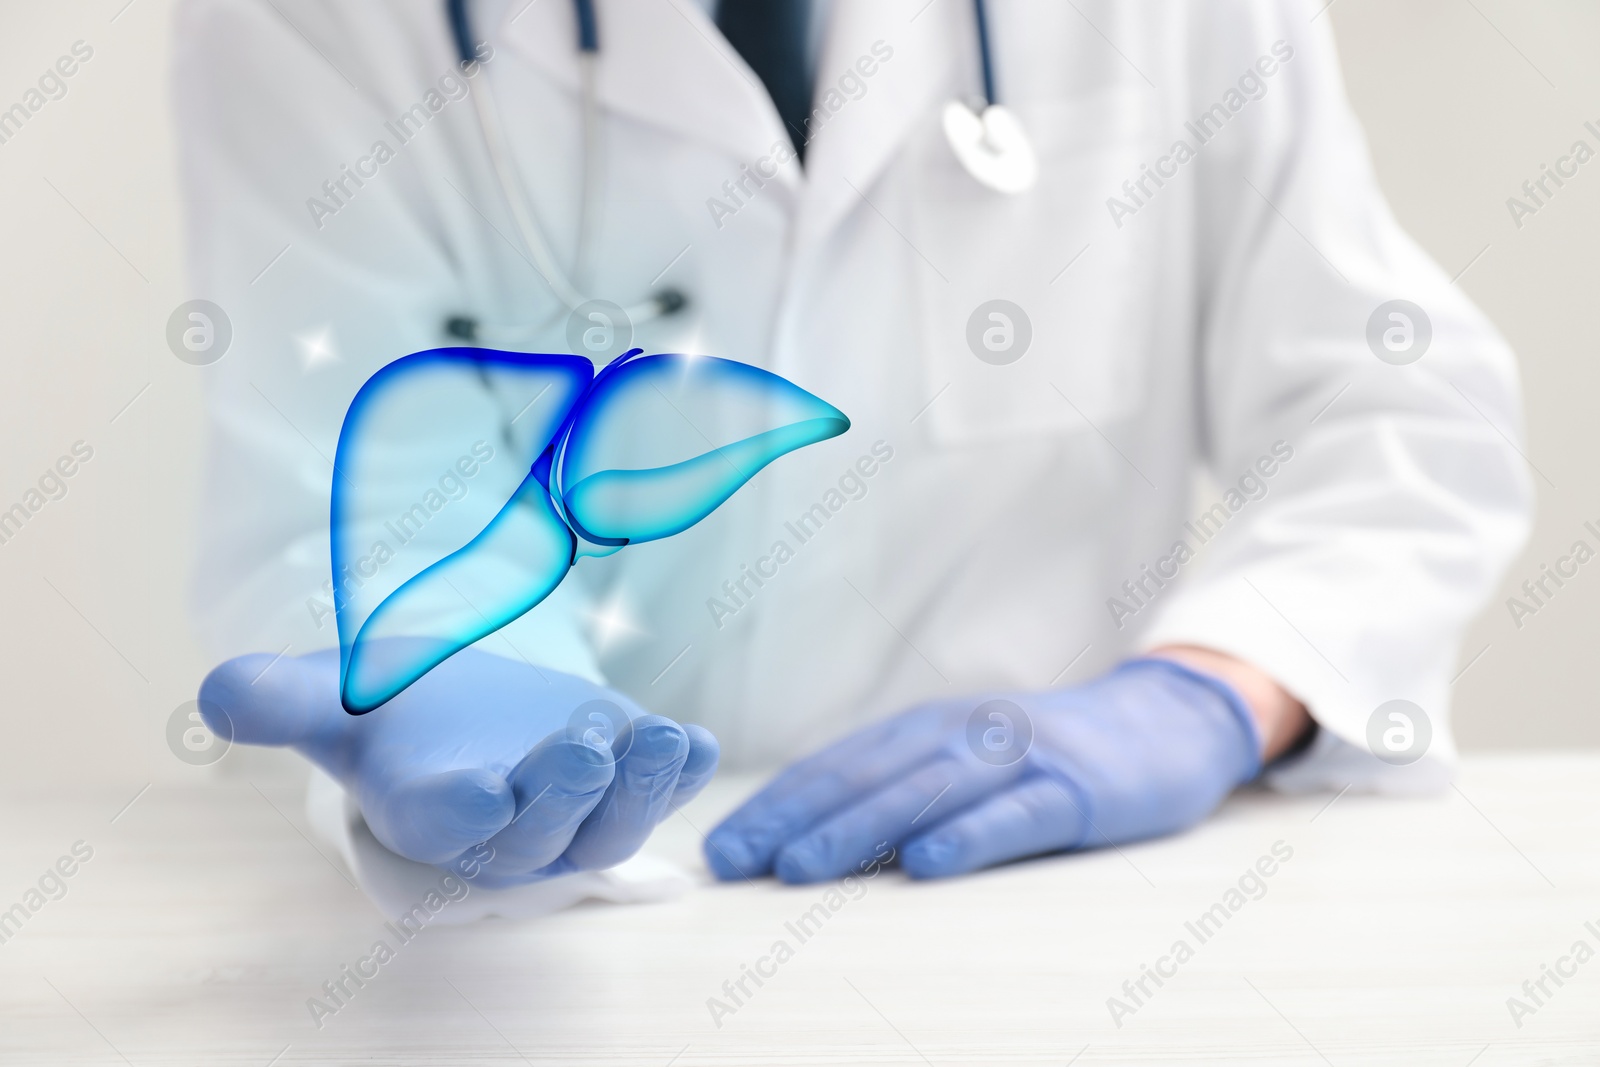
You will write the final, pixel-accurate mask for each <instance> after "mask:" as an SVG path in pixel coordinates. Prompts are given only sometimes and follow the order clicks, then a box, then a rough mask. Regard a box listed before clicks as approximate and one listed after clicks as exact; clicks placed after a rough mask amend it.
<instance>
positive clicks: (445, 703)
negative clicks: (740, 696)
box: [200, 648, 718, 886]
mask: <svg viewBox="0 0 1600 1067" xmlns="http://www.w3.org/2000/svg"><path fill="white" fill-rule="evenodd" d="M269 664H271V665H270V666H269ZM263 672H265V673H263ZM592 702H593V703H592ZM580 709H581V710H580ZM617 709H620V711H621V714H618V710H617ZM200 710H201V715H202V716H203V717H204V718H205V720H206V724H207V725H208V726H209V727H210V728H211V729H212V730H213V731H214V732H217V733H219V734H222V733H224V732H225V731H231V733H232V737H233V740H235V741H239V742H243V743H245V744H253V745H288V746H290V747H292V748H294V749H295V750H296V751H298V752H300V753H301V754H302V755H304V756H305V757H306V758H308V759H310V760H311V761H313V762H314V763H316V764H317V765H318V766H320V767H322V768H323V769H324V770H326V771H327V772H328V773H329V774H331V775H333V777H335V778H337V779H338V780H339V781H340V782H341V783H343V785H344V787H345V789H346V791H347V792H349V793H350V794H351V795H352V796H354V797H355V798H356V799H357V801H358V802H359V803H360V805H361V812H362V814H363V815H364V816H365V818H366V821H367V825H368V826H369V827H370V828H371V829H372V833H373V836H375V837H376V838H377V839H378V840H379V841H380V842H382V843H383V844H384V846H385V847H387V848H389V849H390V850H392V851H394V852H397V853H399V854H400V855H402V856H405V857H407V858H409V859H413V860H417V861H419V862H422V863H431V864H435V865H437V866H440V867H443V868H445V869H451V861H452V860H455V859H456V858H457V857H460V856H461V855H462V854H463V853H464V852H465V851H466V850H468V849H469V848H472V847H473V846H475V845H477V844H478V843H479V842H484V841H487V842H488V843H489V845H490V847H491V848H492V849H493V850H494V851H493V857H494V858H493V859H492V860H491V861H489V863H488V864H487V865H486V866H484V868H483V873H482V874H481V875H480V876H479V884H480V885H486V886H505V885H517V884H521V883H524V882H533V881H538V880H540V879H543V878H549V877H553V876H555V875H558V874H567V873H570V872H573V871H583V870H599V869H601V868H604V867H611V866H614V865H616V864H618V863H620V862H622V861H623V860H625V859H627V858H628V857H629V856H631V855H632V854H633V853H634V852H636V851H637V850H638V849H639V847H640V846H641V845H643V844H644V841H645V838H647V837H649V836H650V831H651V830H653V829H654V828H655V826H656V824H657V823H658V822H660V821H661V820H662V819H663V818H664V817H665V816H666V815H667V814H668V812H669V811H671V810H672V808H673V807H674V806H676V805H679V804H682V803H683V802H685V801H686V800H688V799H689V798H690V797H693V796H694V795H695V794H696V793H698V792H699V791H700V790H701V788H702V787H704V786H705V784H706V782H708V781H710V779H711V776H712V773H713V772H714V771H715V770H716V767H717V755H718V750H717V742H716V739H715V738H713V737H712V736H711V734H710V733H708V732H707V731H706V730H704V729H702V728H700V727H698V726H679V725H678V724H677V723H675V722H673V721H672V720H670V719H665V718H662V717H661V716H659V715H647V714H645V713H644V711H643V710H642V709H641V708H639V707H638V705H636V704H634V703H633V702H632V701H631V700H629V699H628V698H627V697H625V696H623V695H622V694H621V693H617V692H615V691H613V690H609V689H605V688H602V687H600V686H597V685H594V684H593V683H591V682H587V681H584V680H583V679H581V678H575V677H573V676H572V675H568V674H560V673H558V672H556V671H551V670H546V669H544V668H539V669H535V668H534V667H531V666H529V665H527V664H525V663H521V662H518V661H516V660H509V659H503V658H501V657H499V656H494V655H490V654H489V653H486V652H481V651H479V650H477V649H474V648H466V649H463V650H461V651H460V652H458V653H456V654H455V655H454V656H452V657H450V658H449V659H447V660H445V661H444V662H443V663H441V664H440V665H439V666H438V667H435V668H434V669H433V670H432V671H431V672H429V673H428V674H427V675H425V676H423V678H422V679H421V680H419V681H418V682H417V683H416V684H414V685H413V686H411V688H409V689H407V690H406V691H405V692H403V693H401V694H400V695H399V696H397V697H395V698H394V699H393V700H391V701H390V702H389V703H387V704H385V705H383V706H382V707H380V708H378V709H377V710H375V711H372V712H369V713H368V714H366V715H361V716H354V715H350V714H347V713H346V712H345V710H344V709H343V708H342V707H341V706H340V704H339V653H338V650H336V649H334V650H329V651H327V652H317V653H313V654H311V655H308V656H303V657H301V658H298V659H290V658H285V659H281V660H279V661H278V662H276V663H272V657H271V656H267V655H251V656H241V657H239V658H238V659H233V660H229V661H228V662H226V663H224V664H222V665H221V666H220V667H217V668H216V669H215V670H213V671H212V672H211V673H210V675H208V676H207V677H206V680H205V682H204V683H203V684H202V685H201V687H200ZM575 713H576V716H575ZM222 715H226V721H222V720H221V716H222Z"/></svg>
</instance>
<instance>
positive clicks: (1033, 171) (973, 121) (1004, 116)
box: [944, 100, 1039, 193]
mask: <svg viewBox="0 0 1600 1067" xmlns="http://www.w3.org/2000/svg"><path fill="white" fill-rule="evenodd" d="M944 136H945V139H946V140H947V141H949V142H950V150H951V151H952V152H954V153H955V156H956V159H958V160H960V162H961V165H962V166H963V167H965V168H966V171H967V173H968V174H970V175H972V176H973V177H974V178H976V179H977V180H978V181H979V182H981V183H982V184H984V185H986V186H988V187H989V188H990V189H993V190H994V191H995V192H997V193H1025V192H1027V191H1028V190H1029V189H1032V188H1033V186H1034V183H1036V182H1037V181H1038V180H1039V158H1038V156H1036V155H1034V153H1033V142H1032V141H1030V140H1029V139H1028V131H1027V130H1025V129H1023V128H1022V122H1021V121H1020V120H1019V119H1018V118H1017V116H1016V115H1015V114H1013V113H1012V112H1011V110H1010V109H1009V108H1007V107H1006V106H1005V105H1004V104H989V105H988V106H986V107H984V108H983V110H982V112H981V113H980V112H978V111H976V110H974V109H973V108H972V107H969V106H968V105H966V104H964V103H962V102H961V101H960V100H952V101H950V102H949V103H948V104H946V105H945V106H944Z"/></svg>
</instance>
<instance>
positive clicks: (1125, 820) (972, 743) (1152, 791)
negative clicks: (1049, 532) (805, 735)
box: [705, 658, 1262, 882]
mask: <svg viewBox="0 0 1600 1067" xmlns="http://www.w3.org/2000/svg"><path fill="white" fill-rule="evenodd" d="M1261 751H1262V742H1261V739H1260V737H1259V736H1258V731H1257V728H1256V725H1255V722H1254V720H1253V719H1252V717H1251V714H1250V711H1249V709H1248V708H1247V707H1246V706H1245V704H1244V702H1243V700H1242V699H1241V697H1240V696H1239V695H1238V693H1237V692H1236V691H1235V690H1234V689H1233V688H1232V687H1231V686H1229V685H1228V684H1226V683H1224V682H1223V681H1221V680H1220V679H1218V678H1215V677H1212V676H1211V675H1209V674H1203V673H1201V672H1199V671H1196V670H1192V669H1190V668H1188V667H1185V666H1182V665H1180V664H1178V663H1175V662H1172V661H1171V660H1166V659H1158V658H1145V659H1135V660H1130V661H1128V662H1126V663H1124V664H1122V665H1121V666H1120V667H1118V668H1117V669H1116V670H1114V671H1112V672H1111V673H1110V674H1107V675H1105V676H1103V677H1101V678H1098V679H1096V680H1095V681H1092V682H1089V683H1088V684H1086V685H1081V686H1076V687H1073V688H1070V689H1061V690H1053V691H1049V692H1043V693H1013V694H1004V695H1001V696H998V697H993V698H982V697H980V698H973V699H967V700H940V701H936V702H933V703H930V704H925V705H922V706H920V707H916V708H912V709H911V710H910V711H906V712H902V713H901V714H899V715H896V716H894V717H892V718H890V719H887V720H885V721H884V722H881V723H877V724H875V725H872V726H869V727H867V728H865V729H863V730H860V731H858V732H857V733H855V734H853V735H851V736H849V737H846V738H845V739H844V740H842V741H839V742H838V743H836V744H834V745H832V746H830V747H829V748H827V749H824V750H823V751H822V752H819V753H818V754H816V755H814V756H811V757H810V758H808V759H805V760H802V761H800V762H799V763H797V764H795V765H794V766H792V767H790V768H788V769H787V770H785V771H784V772H783V773H782V774H781V775H779V776H778V777H777V778H776V779H775V780H774V781H773V782H772V783H771V784H770V785H768V786H767V787H766V788H765V789H763V790H762V791H761V792H760V793H758V794H757V795H756V796H755V797H753V798H752V799H751V800H749V801H747V802H746V803H745V804H744V805H743V806H742V807H740V808H739V809H738V810H737V811H735V812H734V813H733V814H732V815H731V816H729V817H728V818H727V819H726V820H725V821H724V822H723V823H722V824H721V825H720V826H718V827H717V828H716V829H715V830H713V831H712V832H711V836H710V837H709V838H708V840H707V843H706V850H705V851H706V858H707V860H708V861H709V862H710V865H711V869H712V870H713V871H714V872H715V873H716V875H717V876H718V877H719V878H723V879H734V878H744V877H752V878H753V877H756V876H758V875H763V874H768V873H776V874H777V876H778V877H779V878H780V879H782V880H783V881H785V882H817V881H824V880H828V879H833V878H838V877H841V876H843V875H845V874H847V873H849V872H850V871H852V870H855V869H857V868H858V866H859V865H860V864H861V863H862V862H865V861H870V860H871V859H873V858H874V856H876V855H877V851H876V850H877V849H878V848H879V846H880V845H881V844H882V843H884V842H887V843H889V844H891V845H893V846H894V847H895V848H896V849H897V851H898V852H899V855H900V864H901V866H902V868H903V869H904V870H905V871H906V872H907V873H908V874H910V875H911V876H912V877H914V878H937V877H943V876H945V875H952V874H960V873H963V872H966V871H972V870H976V869H978V868H980V867H987V866H990V865H991V864H996V863H1003V862H1005V861H1006V860H1012V859H1017V858H1020V857H1023V856H1031V855H1037V854H1040V853H1046V852H1058V851H1061V850H1063V849H1080V848H1092V847H1095V846H1097V845H1105V844H1113V843H1120V842H1124V841H1133V840H1138V839H1140V838H1146V837H1156V836H1158V835H1161V834H1169V833H1172V832H1174V831H1176V830H1180V829H1183V828H1184V827H1187V826H1189V825H1191V824H1193V823H1195V822H1198V821H1199V820H1200V819H1201V818H1203V817H1204V816H1205V815H1206V814H1207V813H1209V812H1210V811H1211V810H1212V809H1214V808H1215V807H1216V806H1217V805H1218V804H1219V803H1220V802H1221V801H1222V799H1223V798H1224V797H1225V796H1227V794H1228V793H1229V791H1230V790H1232V789H1233V788H1234V787H1235V786H1237V785H1239V784H1241V783H1243V782H1247V781H1249V780H1250V779H1252V778H1254V777H1255V776H1256V774H1257V773H1258V772H1259V771H1260V769H1261Z"/></svg>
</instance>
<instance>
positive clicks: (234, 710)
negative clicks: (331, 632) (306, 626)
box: [199, 653, 349, 745]
mask: <svg viewBox="0 0 1600 1067" xmlns="http://www.w3.org/2000/svg"><path fill="white" fill-rule="evenodd" d="M199 703H200V716H201V718H203V719H204V720H205V723H206V726H207V727H208V728H209V729H210V730H211V732H212V733H214V734H216V735H218V736H219V737H228V738H231V739H232V740H234V741H237V742H240V743H242V744H246V745H296V744H300V743H302V742H305V741H308V740H310V739H312V738H313V737H315V736H317V735H318V734H320V733H323V732H325V731H328V730H336V729H343V727H344V725H345V722H344V720H346V719H348V718H349V716H347V715H345V713H344V710H343V709H342V708H340V707H339V661H338V659H337V658H335V657H331V656H322V655H311V656H305V657H301V658H294V657H289V656H271V655H268V654H266V653H253V654H251V655H248V656H239V657H237V658H235V659H230V660H228V661H227V662H226V663H222V664H220V665H218V666H217V667H215V668H213V669H212V671H211V673H209V674H207V675H206V677H205V681H203V682H201V683H200V696H199Z"/></svg>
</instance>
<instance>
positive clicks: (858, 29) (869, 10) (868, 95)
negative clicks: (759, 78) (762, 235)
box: [799, 0, 974, 247]
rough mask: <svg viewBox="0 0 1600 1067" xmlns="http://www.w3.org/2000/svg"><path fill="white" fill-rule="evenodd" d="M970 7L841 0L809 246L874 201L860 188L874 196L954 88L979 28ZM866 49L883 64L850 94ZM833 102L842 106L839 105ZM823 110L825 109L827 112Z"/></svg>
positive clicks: (821, 78) (827, 52) (809, 161)
mask: <svg viewBox="0 0 1600 1067" xmlns="http://www.w3.org/2000/svg"><path fill="white" fill-rule="evenodd" d="M967 12H968V9H967V7H965V6H963V5H961V4H959V3H955V2H954V0H837V3H836V4H835V5H834V13H833V19H832V24H831V25H830V26H829V28H828V32H827V35H826V38H825V40H826V43H825V45H824V47H823V50H822V55H821V57H820V62H819V63H818V65H817V88H816V92H815V94H814V96H813V100H812V108H813V111H812V119H813V127H812V131H811V140H810V143H809V145H808V148H807V154H806V176H807V179H808V182H809V185H810V188H809V189H808V190H807V195H806V201H805V206H804V208H803V210H802V212H801V219H800V233H799V244H800V245H801V246H802V247H805V246H816V245H818V244H819V243H820V242H821V241H822V240H823V239H824V238H826V237H827V235H828V234H829V232H830V231H831V230H832V229H833V228H834V227H835V226H836V225H838V224H839V222H840V221H841V220H842V219H843V218H844V217H845V216H846V215H848V214H849V213H850V212H851V211H853V210H855V209H856V208H862V209H865V210H871V209H870V208H867V207H866V205H864V204H862V197H863V196H865V197H867V198H869V199H870V198H871V195H872V193H871V186H872V183H873V182H874V181H875V180H876V179H877V177H878V176H879V174H881V173H882V172H883V170H884V169H885V168H886V167H887V166H888V164H889V162H890V160H891V159H892V158H893V157H894V156H895V154H896V153H897V152H898V151H899V150H900V148H901V147H902V145H903V144H904V143H905V141H906V139H907V137H908V136H909V135H910V134H911V132H912V130H913V129H914V128H915V127H916V125H917V124H918V123H919V122H926V121H929V116H935V115H936V113H937V108H938V106H939V104H940V103H941V102H942V101H943V100H944V99H945V98H947V97H949V96H951V95H952V94H953V93H954V92H955V87H956V83H957V77H958V73H957V72H958V71H960V70H962V69H963V68H962V66H961V64H960V57H961V55H962V53H961V51H960V49H961V47H962V44H963V42H966V41H967V38H968V37H969V36H970V33H971V28H970V26H969V25H968V23H970V21H971V20H970V15H969V14H968V13H967ZM964 17H965V18H966V21H965V22H963V18H964ZM874 45H876V46H877V51H876V53H875V52H874ZM968 45H969V47H974V46H971V44H970V42H968ZM885 48H887V49H892V54H891V56H890V58H889V59H888V60H887V61H883V60H881V58H880V57H881V55H882V53H883V51H884V49H885ZM863 56H865V57H869V58H870V59H871V60H873V61H876V63H877V70H876V71H875V72H874V73H873V74H872V75H871V76H870V77H865V78H863V79H862V80H863V81H864V82H865V84H866V91H865V93H863V94H861V95H860V97H859V99H850V98H849V97H848V96H847V95H845V94H844V93H842V92H839V91H838V89H839V79H840V78H841V77H842V76H844V75H845V74H846V72H847V71H850V70H855V71H856V72H857V74H858V75H859V74H860V69H859V68H858V67H857V63H858V62H859V61H860V60H861V59H862V57H863ZM869 68H870V65H869ZM830 90H831V91H834V93H835V95H834V96H833V97H832V98H831V100H830V97H829V92H830ZM841 101H842V102H841ZM830 103H831V104H833V105H834V106H836V107H837V110H836V111H832V112H831V113H830V111H829V104H830ZM819 110H820V112H821V115H826V116H827V117H826V118H825V119H822V120H821V121H817V120H818V119H819V118H821V115H819V113H818V112H819Z"/></svg>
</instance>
